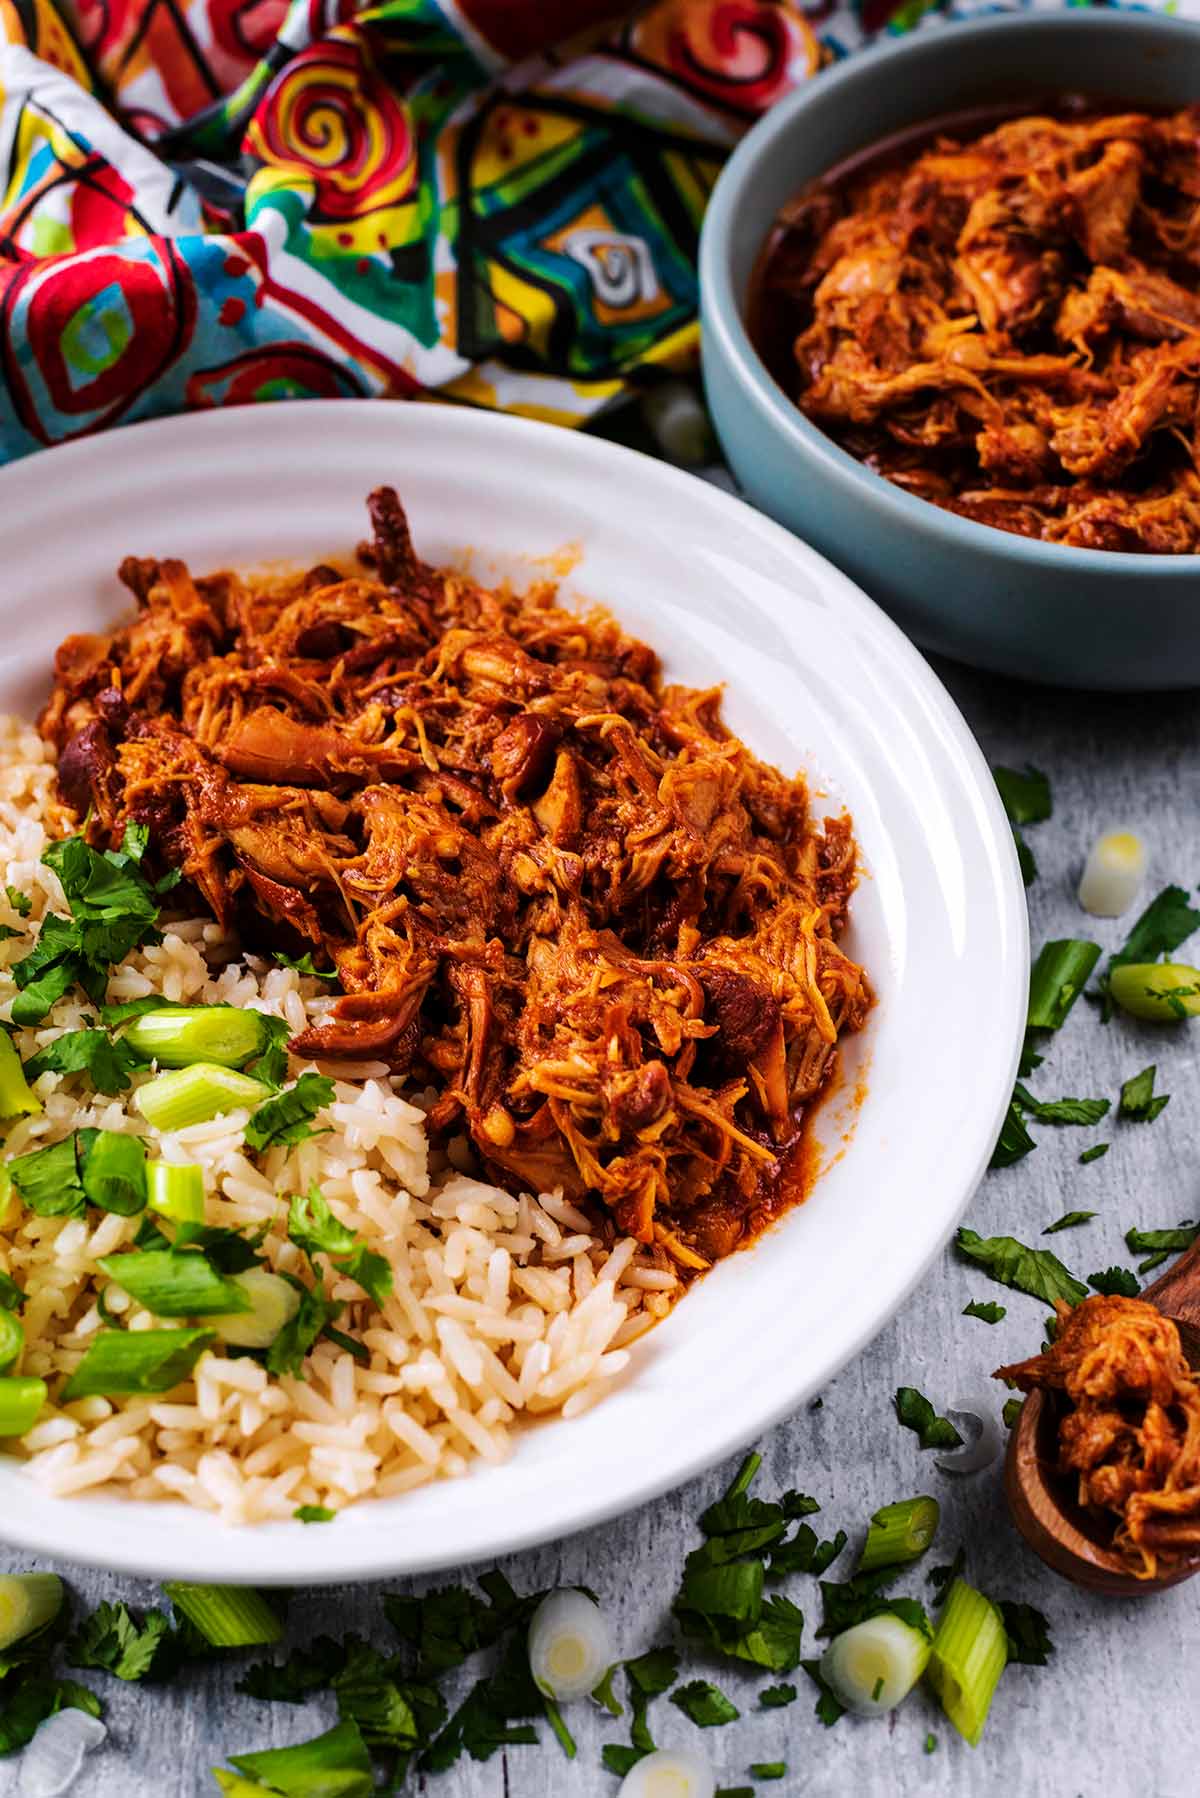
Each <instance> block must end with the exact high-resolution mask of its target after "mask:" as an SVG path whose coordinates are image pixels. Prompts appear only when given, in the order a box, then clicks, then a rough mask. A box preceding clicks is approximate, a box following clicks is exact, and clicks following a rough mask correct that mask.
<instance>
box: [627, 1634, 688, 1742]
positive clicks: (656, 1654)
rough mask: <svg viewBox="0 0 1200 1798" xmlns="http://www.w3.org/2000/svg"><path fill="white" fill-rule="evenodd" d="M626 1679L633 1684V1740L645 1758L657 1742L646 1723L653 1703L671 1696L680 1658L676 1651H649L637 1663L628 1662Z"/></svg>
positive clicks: (631, 1737)
mask: <svg viewBox="0 0 1200 1798" xmlns="http://www.w3.org/2000/svg"><path fill="white" fill-rule="evenodd" d="M625 1675H626V1678H627V1679H628V1681H629V1707H630V1710H631V1711H632V1713H633V1719H632V1722H631V1723H630V1727H629V1735H630V1740H631V1741H632V1743H633V1745H634V1747H635V1748H638V1749H640V1750H641V1751H642V1753H643V1754H649V1753H650V1752H651V1750H652V1749H653V1747H654V1738H653V1737H652V1736H651V1734H650V1727H649V1724H648V1723H647V1721H646V1717H647V1713H648V1711H649V1708H650V1700H651V1699H652V1698H658V1697H661V1695H662V1694H663V1693H664V1692H669V1691H670V1689H671V1687H672V1686H673V1685H674V1684H675V1681H676V1680H677V1679H678V1678H679V1656H678V1655H677V1654H676V1652H675V1650H674V1649H673V1648H649V1649H647V1650H646V1653H645V1654H639V1655H638V1656H637V1658H636V1659H635V1660H632V1661H626V1663H625Z"/></svg>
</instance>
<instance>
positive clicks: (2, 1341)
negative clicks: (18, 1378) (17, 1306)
mask: <svg viewBox="0 0 1200 1798" xmlns="http://www.w3.org/2000/svg"><path fill="white" fill-rule="evenodd" d="M24 1347H25V1332H24V1330H23V1329H22V1328H21V1320H20V1318H19V1317H17V1316H16V1315H15V1314H14V1313H13V1312H11V1311H0V1373H5V1372H7V1370H8V1369H9V1368H10V1367H11V1366H12V1364H13V1362H14V1361H16V1360H18V1359H19V1357H20V1354H21V1350H22V1349H23V1348H24Z"/></svg>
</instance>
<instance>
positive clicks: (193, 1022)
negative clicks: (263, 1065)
mask: <svg viewBox="0 0 1200 1798" xmlns="http://www.w3.org/2000/svg"><path fill="white" fill-rule="evenodd" d="M122 1040H123V1041H124V1042H127V1043H128V1044H129V1046H130V1048H131V1049H136V1050H137V1052H138V1054H139V1055H144V1056H146V1057H147V1059H149V1060H152V1061H157V1062H158V1064H159V1066H160V1067H164V1068H190V1067H192V1066H193V1065H194V1063H196V1062H198V1061H210V1062H215V1063H216V1064H217V1065H218V1066H220V1067H225V1068H240V1067H242V1066H243V1065H244V1064H245V1063H246V1062H247V1061H249V1060H250V1058H251V1056H254V1055H257V1054H259V1053H260V1051H261V1050H262V1048H263V1046H264V1045H263V1026H262V1019H261V1017H260V1016H259V1014H258V1012H256V1011H240V1010H239V1009H238V1007H237V1006H236V1005H192V1006H183V1005H173V1006H170V1007H168V1008H166V1009H164V1010H162V1011H145V1012H143V1013H142V1015H141V1017H140V1018H135V1019H134V1020H133V1022H132V1024H130V1025H129V1026H128V1028H127V1029H126V1030H125V1031H124V1032H123V1033H122Z"/></svg>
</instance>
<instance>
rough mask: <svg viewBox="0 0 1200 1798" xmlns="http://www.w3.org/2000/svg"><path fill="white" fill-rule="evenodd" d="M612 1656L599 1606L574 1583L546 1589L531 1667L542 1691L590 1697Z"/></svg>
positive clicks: (534, 1621)
mask: <svg viewBox="0 0 1200 1798" xmlns="http://www.w3.org/2000/svg"><path fill="white" fill-rule="evenodd" d="M613 1659H614V1656H613V1645H612V1634H611V1632H610V1630H609V1627H608V1623H607V1620H606V1619H605V1616H604V1613H603V1611H602V1610H601V1609H600V1607H599V1605H597V1604H594V1603H593V1602H592V1600H591V1599H590V1598H589V1597H588V1595H587V1593H586V1592H579V1591H576V1589H575V1588H574V1587H573V1586H564V1587H562V1588H561V1589H560V1590H559V1591H557V1592H549V1593H547V1595H546V1597H545V1598H543V1600H542V1602H541V1604H540V1605H539V1606H538V1608H537V1610H536V1611H535V1612H534V1613H533V1616H532V1618H531V1619H530V1622H529V1668H530V1672H531V1673H532V1674H533V1679H534V1684H535V1685H536V1686H537V1688H538V1690H539V1692H543V1693H545V1694H546V1695H547V1696H548V1697H550V1698H558V1699H560V1700H563V1701H566V1700H567V1699H571V1698H586V1697H587V1695H588V1693H589V1692H592V1691H594V1690H595V1688H596V1687H597V1686H598V1685H599V1684H600V1681H601V1680H602V1679H603V1678H604V1675H605V1674H606V1673H607V1671H608V1669H609V1668H610V1667H611V1666H612V1663H613Z"/></svg>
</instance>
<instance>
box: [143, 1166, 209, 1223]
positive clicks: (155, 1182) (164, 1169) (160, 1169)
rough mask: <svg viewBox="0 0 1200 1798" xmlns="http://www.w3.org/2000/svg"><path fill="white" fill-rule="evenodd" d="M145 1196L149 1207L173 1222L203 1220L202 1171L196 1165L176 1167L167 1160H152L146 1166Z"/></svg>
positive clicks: (199, 1221) (200, 1221)
mask: <svg viewBox="0 0 1200 1798" xmlns="http://www.w3.org/2000/svg"><path fill="white" fill-rule="evenodd" d="M146 1187H147V1195H148V1196H147V1199H146V1203H147V1204H148V1205H149V1207H150V1209H151V1211H157V1212H158V1215H159V1216H160V1217H169V1218H170V1219H171V1221H172V1223H176V1224H202V1223H203V1222H204V1173H203V1171H202V1169H200V1168H198V1167H176V1166H175V1165H174V1163H173V1162H170V1161H152V1162H151V1163H150V1164H149V1166H148V1167H147V1169H146Z"/></svg>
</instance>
